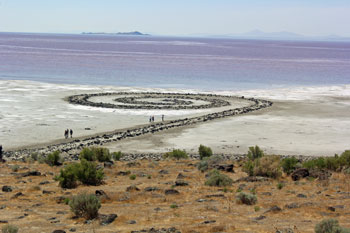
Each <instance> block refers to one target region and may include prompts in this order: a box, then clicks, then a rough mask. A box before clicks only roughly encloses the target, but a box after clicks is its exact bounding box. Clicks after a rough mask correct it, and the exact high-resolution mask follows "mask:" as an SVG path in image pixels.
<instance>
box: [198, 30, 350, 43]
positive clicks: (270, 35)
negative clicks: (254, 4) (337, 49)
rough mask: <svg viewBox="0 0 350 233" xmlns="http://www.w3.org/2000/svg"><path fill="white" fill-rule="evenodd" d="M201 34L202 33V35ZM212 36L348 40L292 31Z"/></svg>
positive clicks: (255, 31)
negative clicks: (306, 34)
mask: <svg viewBox="0 0 350 233" xmlns="http://www.w3.org/2000/svg"><path fill="white" fill-rule="evenodd" d="M202 36H203V35H202ZM207 36H208V37H214V38H234V39H269V40H327V41H328V40H331V41H350V38H348V37H341V36H338V35H329V36H304V35H300V34H297V33H293V32H287V31H281V32H263V31H260V30H253V31H250V32H246V33H237V34H225V35H207Z"/></svg>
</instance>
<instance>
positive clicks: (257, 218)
mask: <svg viewBox="0 0 350 233" xmlns="http://www.w3.org/2000/svg"><path fill="white" fill-rule="evenodd" d="M265 218H266V216H264V215H260V216H259V217H256V218H254V220H255V221H260V220H263V219H265Z"/></svg>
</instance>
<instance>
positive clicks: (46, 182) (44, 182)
mask: <svg viewBox="0 0 350 233" xmlns="http://www.w3.org/2000/svg"><path fill="white" fill-rule="evenodd" d="M45 184H50V182H49V181H47V180H45V181H42V182H40V183H39V185H45Z"/></svg>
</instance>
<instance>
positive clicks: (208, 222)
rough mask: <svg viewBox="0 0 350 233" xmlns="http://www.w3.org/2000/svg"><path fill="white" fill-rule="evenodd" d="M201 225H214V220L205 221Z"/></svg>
mask: <svg viewBox="0 0 350 233" xmlns="http://www.w3.org/2000/svg"><path fill="white" fill-rule="evenodd" d="M203 223H204V224H210V223H216V220H206V221H204V222H203Z"/></svg>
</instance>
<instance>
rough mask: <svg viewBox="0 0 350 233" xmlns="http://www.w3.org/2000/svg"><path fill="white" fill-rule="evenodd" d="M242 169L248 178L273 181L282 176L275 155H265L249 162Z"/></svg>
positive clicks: (277, 158) (278, 158)
mask: <svg viewBox="0 0 350 233" xmlns="http://www.w3.org/2000/svg"><path fill="white" fill-rule="evenodd" d="M243 169H244V171H245V172H247V173H248V174H249V175H250V176H265V177H270V178H274V179H276V178H279V177H281V176H282V169H281V162H280V157H279V156H277V155H266V156H263V157H261V158H259V159H256V160H254V161H251V160H249V161H248V162H247V163H246V164H245V165H244V168H243Z"/></svg>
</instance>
